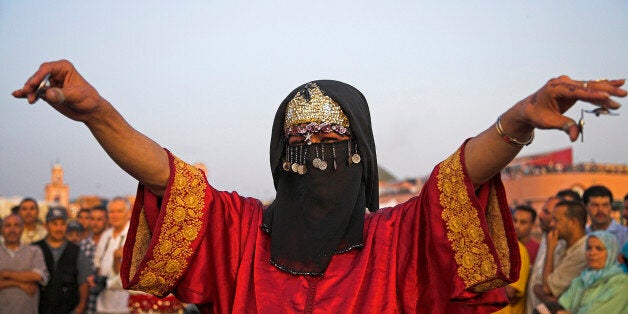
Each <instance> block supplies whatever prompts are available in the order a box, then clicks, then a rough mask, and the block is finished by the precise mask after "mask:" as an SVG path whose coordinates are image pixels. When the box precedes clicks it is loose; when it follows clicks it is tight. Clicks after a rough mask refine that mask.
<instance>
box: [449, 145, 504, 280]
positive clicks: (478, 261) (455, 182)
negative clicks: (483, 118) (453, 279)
mask: <svg viewBox="0 0 628 314" xmlns="http://www.w3.org/2000/svg"><path fill="white" fill-rule="evenodd" d="M437 179H438V189H439V191H440V197H439V201H440V204H441V206H442V207H443V212H442V213H441V217H442V218H443V220H444V221H445V224H446V226H447V239H448V240H449V242H450V243H451V248H452V250H453V251H454V259H455V260H456V263H457V264H458V276H460V278H461V279H462V280H463V281H464V283H465V285H466V286H467V287H471V286H473V285H476V284H479V283H482V282H483V281H486V280H488V279H490V278H491V277H494V276H495V274H496V272H497V266H496V263H495V259H494V257H493V256H492V255H491V254H490V251H489V247H488V245H487V244H486V243H484V237H485V236H484V231H483V230H482V228H481V226H480V218H479V216H478V210H477V209H476V208H474V207H473V205H472V204H471V199H470V198H469V195H467V190H466V186H465V183H464V174H463V171H462V163H461V162H460V150H458V151H456V153H454V154H453V155H451V156H450V157H449V158H447V160H445V161H443V162H442V163H441V165H440V169H439V171H438V175H437ZM486 284H488V283H486ZM486 284H485V285H486Z"/></svg>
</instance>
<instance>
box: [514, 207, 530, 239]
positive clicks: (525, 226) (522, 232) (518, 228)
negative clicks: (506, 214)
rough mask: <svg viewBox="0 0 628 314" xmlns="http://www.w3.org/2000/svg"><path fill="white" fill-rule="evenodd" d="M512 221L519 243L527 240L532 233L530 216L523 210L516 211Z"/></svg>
mask: <svg viewBox="0 0 628 314" xmlns="http://www.w3.org/2000/svg"><path fill="white" fill-rule="evenodd" d="M512 221H513V223H514V224H515V232H516V233H517V239H519V241H522V240H524V239H527V238H528V237H529V236H530V232H531V231H532V214H531V213H529V212H527V211H525V210H521V209H520V210H516V211H515V212H514V213H513V215H512Z"/></svg>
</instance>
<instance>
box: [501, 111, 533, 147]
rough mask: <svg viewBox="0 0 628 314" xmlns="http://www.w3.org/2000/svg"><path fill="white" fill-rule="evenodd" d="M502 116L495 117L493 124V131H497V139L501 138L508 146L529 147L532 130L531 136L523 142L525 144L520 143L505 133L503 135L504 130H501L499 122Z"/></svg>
mask: <svg viewBox="0 0 628 314" xmlns="http://www.w3.org/2000/svg"><path fill="white" fill-rule="evenodd" d="M501 119H502V116H499V117H497V122H495V129H497V134H499V137H501V138H502V139H503V140H504V142H506V143H508V144H510V145H514V146H517V147H523V146H528V145H530V143H532V140H534V130H532V135H530V138H529V139H528V140H527V141H525V142H521V141H519V140H517V139H515V138H513V137H511V136H509V135H507V134H506V133H504V129H503V128H502V122H501Z"/></svg>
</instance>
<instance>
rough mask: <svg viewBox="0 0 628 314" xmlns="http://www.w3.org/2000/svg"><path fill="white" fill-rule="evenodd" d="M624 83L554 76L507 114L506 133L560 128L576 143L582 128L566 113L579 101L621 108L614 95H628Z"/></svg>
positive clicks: (523, 136) (521, 134)
mask: <svg viewBox="0 0 628 314" xmlns="http://www.w3.org/2000/svg"><path fill="white" fill-rule="evenodd" d="M624 82H625V80H623V79H621V80H599V81H575V80H572V79H571V78H569V77H568V76H565V75H563V76H560V77H558V78H553V79H551V80H549V81H548V82H547V83H546V84H545V85H544V86H543V87H541V89H539V90H538V91H537V92H535V93H534V94H532V95H530V96H529V97H527V98H526V99H524V100H522V101H520V102H519V103H517V105H515V106H514V107H513V108H512V109H511V110H508V111H507V112H506V113H504V115H503V116H502V123H503V125H504V128H505V129H507V130H505V133H506V134H509V135H512V136H513V137H515V138H518V139H526V138H529V133H530V132H531V131H532V130H533V129H534V128H538V129H557V130H563V131H564V132H566V133H567V134H568V135H569V138H570V140H571V141H572V142H573V141H575V140H576V139H578V135H579V133H580V127H579V126H578V124H577V123H576V122H575V121H574V120H572V119H570V118H569V117H566V116H564V115H563V114H564V113H565V112H566V111H567V110H569V108H571V107H572V106H573V105H574V104H575V103H576V102H577V101H578V100H580V101H584V102H588V103H591V104H593V105H596V106H599V107H603V108H607V109H618V108H619V107H621V105H620V104H619V103H618V102H616V101H614V100H612V99H611V96H616V97H626V95H627V92H626V90H625V89H621V88H620V87H621V86H622V85H624ZM585 86H586V87H585ZM506 120H508V121H506ZM526 134H527V135H526Z"/></svg>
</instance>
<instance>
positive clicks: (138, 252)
mask: <svg viewBox="0 0 628 314" xmlns="http://www.w3.org/2000/svg"><path fill="white" fill-rule="evenodd" d="M150 237H151V233H150V229H149V228H148V222H146V213H145V212H144V208H142V210H141V212H140V217H139V221H138V224H137V232H136V233H135V243H133V254H132V255H131V257H132V258H131V267H130V268H129V277H130V278H133V277H134V276H135V272H136V271H137V269H138V267H139V266H140V263H141V262H142V259H143V258H144V256H146V252H148V246H149V245H150Z"/></svg>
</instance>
